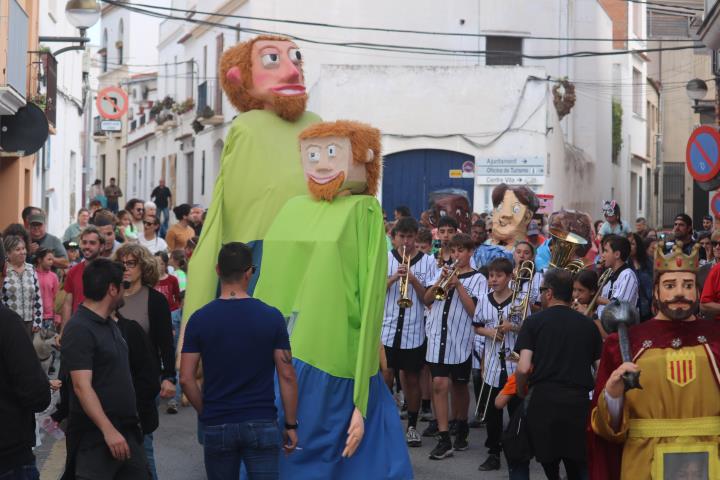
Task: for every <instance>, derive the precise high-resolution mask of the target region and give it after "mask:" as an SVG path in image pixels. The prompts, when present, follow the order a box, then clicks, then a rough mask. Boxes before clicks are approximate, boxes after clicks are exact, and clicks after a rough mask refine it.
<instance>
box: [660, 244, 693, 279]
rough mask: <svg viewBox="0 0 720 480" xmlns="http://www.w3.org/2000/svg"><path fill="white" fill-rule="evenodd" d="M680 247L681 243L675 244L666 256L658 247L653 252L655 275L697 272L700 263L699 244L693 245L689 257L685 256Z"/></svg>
mask: <svg viewBox="0 0 720 480" xmlns="http://www.w3.org/2000/svg"><path fill="white" fill-rule="evenodd" d="M682 247H683V243H682V242H680V241H678V242H675V245H674V246H673V248H672V250H670V252H669V253H668V254H667V255H663V253H662V248H661V247H660V245H658V248H657V250H655V274H656V275H657V274H659V273H664V272H697V269H698V266H699V262H700V255H699V253H700V244H699V243H696V244H695V245H693V248H692V250H691V251H690V255H685V254H684V253H683V250H682Z"/></svg>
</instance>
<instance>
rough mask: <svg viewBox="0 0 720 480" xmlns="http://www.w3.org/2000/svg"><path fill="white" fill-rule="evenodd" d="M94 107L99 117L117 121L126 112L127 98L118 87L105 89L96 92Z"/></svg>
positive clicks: (123, 91)
mask: <svg viewBox="0 0 720 480" xmlns="http://www.w3.org/2000/svg"><path fill="white" fill-rule="evenodd" d="M95 105H96V106H97V109H98V113H100V116H101V117H103V118H105V119H108V120H117V119H119V118H120V117H122V116H123V115H125V113H126V112H127V111H128V96H127V93H125V90H123V89H122V88H120V87H106V88H103V89H102V90H100V91H99V92H98V96H97V100H95Z"/></svg>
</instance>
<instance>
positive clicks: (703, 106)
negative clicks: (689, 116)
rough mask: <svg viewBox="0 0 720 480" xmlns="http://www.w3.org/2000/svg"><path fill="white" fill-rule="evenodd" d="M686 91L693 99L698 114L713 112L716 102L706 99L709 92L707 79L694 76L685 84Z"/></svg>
mask: <svg viewBox="0 0 720 480" xmlns="http://www.w3.org/2000/svg"><path fill="white" fill-rule="evenodd" d="M685 93H687V96H688V98H690V100H692V101H693V107H692V109H693V111H694V112H695V113H697V114H705V113H712V112H713V111H714V110H715V104H714V103H712V102H709V101H707V100H705V97H706V96H707V93H708V86H707V82H705V80H702V79H700V78H693V79H692V80H690V81H689V82H687V85H685Z"/></svg>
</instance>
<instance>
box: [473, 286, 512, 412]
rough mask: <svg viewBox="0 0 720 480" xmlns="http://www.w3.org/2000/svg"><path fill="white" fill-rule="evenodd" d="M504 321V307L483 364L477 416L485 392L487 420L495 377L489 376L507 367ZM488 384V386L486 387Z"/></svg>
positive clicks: (499, 310) (476, 410) (499, 314)
mask: <svg viewBox="0 0 720 480" xmlns="http://www.w3.org/2000/svg"><path fill="white" fill-rule="evenodd" d="M518 283H519V282H518ZM511 308H512V307H511ZM508 320H509V319H508ZM504 322H505V319H504V318H503V314H502V309H500V308H498V324H497V327H496V328H495V335H494V336H493V339H492V343H491V344H490V351H489V353H488V355H486V356H485V358H486V359H488V364H487V365H483V384H482V385H481V386H480V393H479V394H478V401H477V405H476V406H475V417H477V415H478V413H479V412H480V405H481V404H482V401H483V394H485V396H486V397H487V398H486V399H485V407H483V414H482V419H481V421H485V418H486V417H487V411H488V407H489V406H490V397H491V395H490V394H491V393H492V389H493V388H494V387H493V386H492V383H493V381H494V378H489V376H490V372H494V371H495V369H496V368H497V367H498V365H500V366H501V367H500V368H501V369H502V368H505V367H504V365H505V335H504V334H503V333H501V332H500V327H502V325H503V323H504ZM486 385H487V388H486V387H485V386H486Z"/></svg>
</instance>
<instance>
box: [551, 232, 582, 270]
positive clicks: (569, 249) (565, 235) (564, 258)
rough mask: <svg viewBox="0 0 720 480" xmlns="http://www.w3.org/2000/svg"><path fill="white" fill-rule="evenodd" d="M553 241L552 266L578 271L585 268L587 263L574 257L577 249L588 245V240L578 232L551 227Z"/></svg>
mask: <svg viewBox="0 0 720 480" xmlns="http://www.w3.org/2000/svg"><path fill="white" fill-rule="evenodd" d="M550 236H551V237H552V242H551V243H550V267H552V268H562V269H565V270H569V271H571V272H573V273H577V272H579V271H580V270H582V269H583V268H585V263H584V262H583V261H582V260H581V259H579V258H575V259H573V256H574V254H575V249H576V248H577V247H581V246H583V245H587V243H588V242H587V240H585V239H584V238H583V237H581V236H580V235H578V234H577V233H572V232H565V231H563V230H560V229H557V228H551V229H550Z"/></svg>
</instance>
